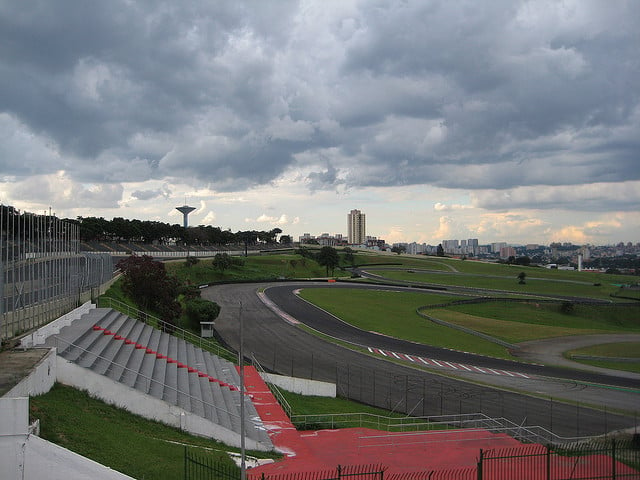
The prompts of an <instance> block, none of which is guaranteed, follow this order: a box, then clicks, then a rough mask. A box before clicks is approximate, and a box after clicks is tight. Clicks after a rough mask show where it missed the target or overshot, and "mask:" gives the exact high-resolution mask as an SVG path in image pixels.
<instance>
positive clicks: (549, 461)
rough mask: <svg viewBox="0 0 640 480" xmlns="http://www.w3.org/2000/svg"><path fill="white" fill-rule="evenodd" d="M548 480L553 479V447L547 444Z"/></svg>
mask: <svg viewBox="0 0 640 480" xmlns="http://www.w3.org/2000/svg"><path fill="white" fill-rule="evenodd" d="M546 460H547V480H551V447H549V445H547V458H546Z"/></svg>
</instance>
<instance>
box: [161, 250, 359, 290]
mask: <svg viewBox="0 0 640 480" xmlns="http://www.w3.org/2000/svg"><path fill="white" fill-rule="evenodd" d="M238 258H240V259H241V260H242V261H243V262H244V265H242V266H237V265H236V266H232V267H230V268H228V269H226V270H225V271H224V272H220V270H217V269H215V268H214V267H213V265H212V259H211V258H203V259H201V260H200V261H199V262H198V263H197V264H195V265H193V266H191V267H186V265H185V262H184V261H183V260H180V261H172V262H167V263H166V269H167V272H168V273H169V274H171V275H173V276H175V277H176V278H177V279H178V280H179V281H180V282H181V283H186V282H190V283H191V284H193V285H204V284H208V283H214V282H234V281H236V282H237V281H260V280H277V279H279V278H286V279H290V278H322V277H326V270H325V267H322V266H320V265H318V263H317V262H316V261H315V260H311V259H309V258H303V257H302V256H300V255H295V254H277V255H263V256H257V255H252V256H248V257H238ZM349 275H350V273H349V272H345V271H342V270H340V269H337V268H336V269H335V271H334V272H333V275H332V276H334V277H348V276H349Z"/></svg>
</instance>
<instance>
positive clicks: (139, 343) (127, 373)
mask: <svg viewBox="0 0 640 480" xmlns="http://www.w3.org/2000/svg"><path fill="white" fill-rule="evenodd" d="M154 330H155V329H154V328H153V327H152V326H151V325H145V326H144V327H143V328H142V330H141V331H140V334H139V335H138V338H137V339H136V338H131V340H132V341H134V342H136V345H135V348H134V351H133V352H131V355H130V356H129V360H128V361H127V364H126V365H125V366H126V368H125V369H124V371H123V372H122V377H121V378H120V381H121V382H122V383H124V384H125V385H127V386H128V387H133V386H134V385H135V383H136V378H137V377H138V373H139V371H140V366H141V365H142V361H143V360H144V357H145V355H146V354H147V353H146V349H147V345H148V344H149V340H150V339H151V334H152V333H153V331H154ZM147 388H149V382H148V381H147Z"/></svg>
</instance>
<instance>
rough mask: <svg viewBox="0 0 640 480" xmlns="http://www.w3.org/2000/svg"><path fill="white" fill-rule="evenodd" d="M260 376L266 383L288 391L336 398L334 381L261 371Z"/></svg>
mask: <svg viewBox="0 0 640 480" xmlns="http://www.w3.org/2000/svg"><path fill="white" fill-rule="evenodd" d="M260 376H261V377H262V379H263V380H264V381H265V382H267V383H272V384H274V385H275V386H277V387H280V388H283V389H285V390H286V391H288V392H293V393H298V394H300V395H310V396H315V397H330V398H336V385H335V383H328V382H319V381H318V380H307V379H306V378H295V377H286V376H284V375H276V374H274V373H261V374H260Z"/></svg>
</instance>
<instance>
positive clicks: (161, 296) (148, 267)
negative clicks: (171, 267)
mask: <svg viewBox="0 0 640 480" xmlns="http://www.w3.org/2000/svg"><path fill="white" fill-rule="evenodd" d="M117 267H118V268H119V269H120V270H121V271H122V273H123V280H122V289H123V290H124V291H125V293H127V294H128V295H129V296H130V297H131V298H133V299H134V301H135V302H136V304H137V305H138V307H139V308H140V309H141V310H152V311H154V312H157V313H158V314H159V315H160V316H161V319H162V320H164V321H165V322H167V323H169V324H174V323H175V321H176V319H177V318H178V317H179V316H180V313H181V308H180V304H179V303H178V301H177V300H176V297H177V296H178V281H177V280H176V279H175V278H174V277H172V276H170V275H168V274H167V271H166V270H165V267H164V264H163V263H161V262H157V261H155V260H154V259H153V258H151V257H150V256H148V255H142V256H135V255H132V256H130V257H128V258H125V259H123V260H120V261H119V262H118V264H117Z"/></svg>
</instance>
